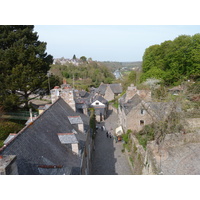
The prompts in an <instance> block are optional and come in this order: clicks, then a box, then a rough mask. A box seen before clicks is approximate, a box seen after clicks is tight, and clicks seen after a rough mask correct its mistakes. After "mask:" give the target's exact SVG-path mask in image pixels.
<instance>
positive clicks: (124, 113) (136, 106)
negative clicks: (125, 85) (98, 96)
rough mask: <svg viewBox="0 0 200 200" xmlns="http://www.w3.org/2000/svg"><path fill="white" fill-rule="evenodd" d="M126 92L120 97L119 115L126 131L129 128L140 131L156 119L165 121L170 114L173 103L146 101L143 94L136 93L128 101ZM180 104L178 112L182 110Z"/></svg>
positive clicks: (120, 122)
mask: <svg viewBox="0 0 200 200" xmlns="http://www.w3.org/2000/svg"><path fill="white" fill-rule="evenodd" d="M125 100H126V94H125V95H123V96H122V98H120V99H119V107H118V117H119V125H120V126H122V127H123V129H124V131H125V132H126V131H127V130H128V129H131V130H132V131H136V132H138V131H140V130H142V129H143V127H144V126H145V125H148V124H151V123H153V122H156V121H160V120H162V121H164V120H165V119H166V118H167V117H168V116H169V114H170V112H171V109H172V105H171V103H167V102H151V101H148V102H146V101H144V100H143V99H142V98H141V96H139V95H138V94H135V95H134V96H133V97H132V98H131V99H129V100H128V101H127V102H126V101H125ZM180 111H181V109H180V107H179V106H177V108H176V112H180Z"/></svg>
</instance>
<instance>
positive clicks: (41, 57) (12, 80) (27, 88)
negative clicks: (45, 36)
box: [0, 25, 53, 108]
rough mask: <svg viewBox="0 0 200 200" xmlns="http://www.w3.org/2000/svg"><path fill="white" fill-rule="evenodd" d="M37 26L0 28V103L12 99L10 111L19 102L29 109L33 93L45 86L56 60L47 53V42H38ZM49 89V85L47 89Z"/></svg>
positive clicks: (3, 103)
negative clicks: (35, 29)
mask: <svg viewBox="0 0 200 200" xmlns="http://www.w3.org/2000/svg"><path fill="white" fill-rule="evenodd" d="M33 29H34V26H24V25H22V26H21V25H20V26H17V25H14V26H10V25H9V26H5V25H3V26H0V85H1V88H0V89H1V98H0V103H1V104H2V105H5V104H6V103H7V101H8V100H9V102H10V103H12V104H11V105H10V108H16V105H17V103H19V102H18V101H20V104H21V103H25V107H28V101H29V96H30V94H33V93H35V92H37V91H39V90H40V89H41V90H42V89H45V88H44V87H42V85H43V83H44V82H45V81H46V80H47V72H48V71H49V69H50V67H49V66H50V64H52V63H53V57H52V56H51V55H48V54H47V53H46V52H45V51H46V43H45V42H40V41H39V40H38V35H37V33H36V32H33ZM47 88H48V85H47V87H46V89H47Z"/></svg>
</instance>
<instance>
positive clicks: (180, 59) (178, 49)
mask: <svg viewBox="0 0 200 200" xmlns="http://www.w3.org/2000/svg"><path fill="white" fill-rule="evenodd" d="M142 68H143V75H142V76H141V81H144V80H146V79H148V78H157V79H161V80H162V81H163V82H164V84H166V85H176V84H180V82H182V81H184V80H187V79H194V80H197V79H199V77H200V34H195V35H194V36H189V35H181V36H179V37H177V38H175V39H174V40H173V41H170V40H169V41H165V42H163V43H161V44H160V45H152V46H150V47H148V48H147V49H146V50H145V52H144V55H143V66H142Z"/></svg>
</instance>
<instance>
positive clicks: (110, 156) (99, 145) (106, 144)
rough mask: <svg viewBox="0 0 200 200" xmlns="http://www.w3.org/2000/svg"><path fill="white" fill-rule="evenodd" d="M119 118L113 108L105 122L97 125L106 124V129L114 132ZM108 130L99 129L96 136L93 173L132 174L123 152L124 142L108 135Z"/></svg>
mask: <svg viewBox="0 0 200 200" xmlns="http://www.w3.org/2000/svg"><path fill="white" fill-rule="evenodd" d="M117 122H118V118H117V114H116V113H115V112H113V111H112V110H109V111H108V117H107V119H106V120H105V122H101V123H100V124H97V126H99V127H102V126H105V129H106V130H108V131H110V130H111V128H112V133H114V130H115V128H116V127H117V126H118V124H117ZM106 130H105V131H103V130H101V129H98V130H97V134H96V137H95V151H94V154H93V159H92V175H131V174H132V172H131V169H130V166H129V163H128V160H127V158H126V155H125V153H122V149H123V143H122V142H117V143H116V142H115V140H114V138H113V137H112V138H109V137H107V136H106Z"/></svg>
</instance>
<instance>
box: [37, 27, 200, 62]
mask: <svg viewBox="0 0 200 200" xmlns="http://www.w3.org/2000/svg"><path fill="white" fill-rule="evenodd" d="M34 31H35V32H37V33H38V35H39V40H40V41H44V42H47V53H48V54H51V55H52V56H53V57H54V58H61V57H64V58H70V59H71V58H72V57H73V55H76V57H77V58H80V57H81V56H85V57H87V58H92V60H97V61H118V62H133V61H142V56H143V54H144V52H145V49H146V48H148V47H149V46H151V45H154V44H161V43H162V42H164V41H166V40H174V39H175V38H176V37H178V36H179V35H194V34H196V33H200V25H35V28H34Z"/></svg>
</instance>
